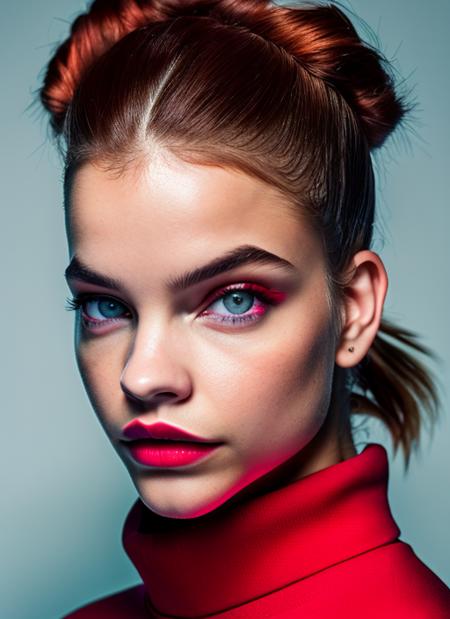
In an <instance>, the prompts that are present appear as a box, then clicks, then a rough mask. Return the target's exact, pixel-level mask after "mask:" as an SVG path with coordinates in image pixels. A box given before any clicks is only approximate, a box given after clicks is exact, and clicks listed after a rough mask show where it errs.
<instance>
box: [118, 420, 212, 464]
mask: <svg viewBox="0 0 450 619" xmlns="http://www.w3.org/2000/svg"><path fill="white" fill-rule="evenodd" d="M123 436H124V439H123V441H122V442H123V443H125V444H126V446H127V448H128V450H129V451H130V454H131V455H132V457H133V458H134V459H135V460H136V461H137V462H138V463H139V464H143V465H145V466H158V467H177V466H185V465H187V464H192V463H194V462H197V461H198V460H200V459H203V458H205V457H206V456H207V455H208V454H210V453H211V452H212V451H214V450H215V449H217V447H219V446H220V445H222V444H223V443H222V442H218V441H210V440H209V439H206V438H203V437H200V436H195V435H194V434H191V433H190V432H187V431H186V430H182V429H181V428H177V427H176V426H172V425H169V424H167V423H165V422H163V421H157V422H156V423H152V424H145V423H143V422H142V421H140V420H139V419H133V420H132V421H131V422H130V423H128V424H127V425H126V426H125V427H124V428H123Z"/></svg>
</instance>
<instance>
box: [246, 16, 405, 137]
mask: <svg viewBox="0 0 450 619" xmlns="http://www.w3.org/2000/svg"><path fill="white" fill-rule="evenodd" d="M262 26H263V27H262V28H261V29H257V30H255V31H257V32H258V33H259V34H261V35H262V36H265V37H266V38H268V39H270V40H271V41H273V42H274V43H276V44H278V45H280V46H282V47H283V48H284V49H285V50H286V51H288V52H289V53H290V54H291V55H292V56H294V57H295V59H296V60H297V61H298V62H299V64H300V65H301V66H302V67H304V68H305V69H306V70H307V71H308V72H309V73H310V74H312V75H314V76H316V77H318V78H320V79H322V80H324V81H325V82H327V83H328V84H330V86H332V87H333V88H335V89H336V90H337V91H339V92H340V93H341V95H342V96H343V97H344V98H345V99H346V101H347V102H348V104H349V105H350V106H351V108H352V110H353V111H354V113H355V116H356V117H357V118H358V120H359V122H360V125H361V128H362V130H363V132H364V134H365V135H366V138H367V141H368V143H369V146H370V147H371V148H375V147H378V146H381V144H382V143H383V142H384V141H385V139H386V138H387V137H388V135H389V134H390V133H391V132H392V131H393V130H394V129H395V127H396V126H397V124H398V123H399V122H400V120H401V119H402V117H403V116H404V114H405V113H406V111H407V106H406V105H405V103H404V101H403V97H401V96H398V95H397V94H396V92H395V89H394V84H393V78H392V77H391V75H390V74H389V72H388V71H389V70H388V67H389V66H390V65H389V63H388V62H387V61H386V59H385V58H384V57H383V56H382V55H381V53H380V52H378V51H377V50H376V49H374V48H372V47H371V46H370V45H369V44H367V43H365V42H363V41H362V40H361V38H360V37H359V36H358V34H357V32H356V30H355V28H354V26H353V25H352V23H351V21H350V20H349V19H348V18H347V16H346V15H345V14H344V13H343V11H341V10H340V9H338V8H337V7H336V6H334V5H331V4H329V5H327V6H324V5H315V4H308V5H304V6H303V7H302V8H299V9H291V8H287V7H280V8H279V9H276V10H274V11H273V12H272V18H271V20H268V21H265V22H263V23H262Z"/></svg>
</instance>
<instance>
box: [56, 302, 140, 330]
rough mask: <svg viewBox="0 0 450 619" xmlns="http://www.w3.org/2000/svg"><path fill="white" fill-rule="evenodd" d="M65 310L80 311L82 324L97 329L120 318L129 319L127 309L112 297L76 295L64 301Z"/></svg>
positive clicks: (129, 315)
mask: <svg viewBox="0 0 450 619" xmlns="http://www.w3.org/2000/svg"><path fill="white" fill-rule="evenodd" d="M66 302H67V305H66V309H67V310H78V309H81V317H82V320H83V323H84V324H85V325H86V326H88V327H93V328H95V327H97V326H99V325H104V324H106V323H110V322H116V321H118V320H121V319H122V318H131V316H132V315H131V312H130V311H129V309H128V308H127V307H126V306H125V305H124V304H123V303H122V302H121V301H118V300H117V299H115V298H114V297H106V296H94V295H78V296H75V297H73V298H67V299H66Z"/></svg>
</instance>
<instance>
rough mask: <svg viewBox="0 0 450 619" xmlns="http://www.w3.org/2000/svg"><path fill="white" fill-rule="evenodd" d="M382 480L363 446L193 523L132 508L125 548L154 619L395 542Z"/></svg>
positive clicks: (198, 610)
mask: <svg viewBox="0 0 450 619" xmlns="http://www.w3.org/2000/svg"><path fill="white" fill-rule="evenodd" d="M388 477H389V467H388V458H387V453H386V450H385V448H384V447H383V446H382V445H380V444H378V443H369V444H368V445H366V447H365V448H364V449H363V451H362V452H361V453H360V454H357V455H355V456H352V457H351V458H349V459H347V460H344V461H342V462H339V463H337V464H334V465H332V466H329V467H327V468H325V469H322V470H320V471H316V472H315V473H311V474H309V475H307V476H305V477H302V478H300V479H298V480H296V481H294V482H292V483H290V484H289V485H287V486H284V487H281V488H277V489H275V490H272V491H270V492H268V493H266V494H262V495H258V496H251V497H249V498H247V499H246V500H245V501H243V502H242V503H236V504H234V505H232V506H231V507H230V508H229V509H228V510H224V511H220V510H219V511H217V512H210V513H209V514H206V515H204V516H201V517H199V518H194V519H173V518H166V517H163V516H160V515H159V514H156V513H154V512H152V511H151V510H149V509H148V508H147V507H146V506H145V504H144V503H143V502H142V501H141V499H139V498H138V499H137V501H136V502H135V503H134V505H133V506H132V508H131V510H130V512H129V514H128V516H127V518H126V521H125V524H124V528H123V536H122V542H123V546H124V548H125V551H126V553H127V554H128V556H129V557H130V559H131V561H132V562H133V564H134V565H135V567H136V569H137V570H138V572H139V574H140V575H141V578H142V580H143V582H144V587H145V591H146V595H147V597H148V603H149V608H152V609H154V610H155V611H156V613H160V614H161V615H169V616H170V615H175V616H176V617H180V618H181V617H196V616H202V615H207V614H212V613H217V612H220V611H224V610H226V609H228V608H231V607H233V606H237V605H239V604H243V603H245V602H248V601H249V600H251V599H254V598H257V597H259V596H262V595H266V594H268V593H270V592H272V591H275V590H276V589H279V588H281V587H284V586H286V585H289V584H290V583H293V582H295V581H297V580H300V579H303V578H305V577H308V576H310V575H312V574H314V573H315V572H317V571H319V570H323V569H325V568H327V567H330V566H332V565H334V564H336V563H339V562H341V561H345V560H347V559H350V558H351V557H354V556H355V555H358V554H361V553H364V552H367V551H368V550H372V549H373V548H376V547H378V546H381V545H384V544H388V543H391V542H393V541H395V540H396V539H397V538H398V536H399V535H400V529H399V528H398V526H397V524H396V523H395V521H394V519H393V517H392V514H391V511H390V508H389V504H388V498H387V484H388Z"/></svg>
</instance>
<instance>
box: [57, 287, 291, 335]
mask: <svg viewBox="0 0 450 619" xmlns="http://www.w3.org/2000/svg"><path fill="white" fill-rule="evenodd" d="M240 291H244V292H248V293H250V294H251V296H254V297H255V299H258V301H260V302H262V303H263V306H256V307H257V309H258V311H256V312H253V313H252V314H247V313H244V314H242V315H239V314H235V315H231V316H226V317H222V318H219V319H215V322H219V323H231V324H236V323H238V324H245V323H250V322H259V320H261V318H259V316H264V315H265V314H266V313H267V312H268V311H269V310H268V307H267V306H274V305H278V304H279V303H280V302H281V300H282V299H283V298H284V294H283V293H281V292H279V291H277V290H268V289H265V288H262V287H261V286H258V285H257V284H250V283H241V284H238V285H231V286H226V287H225V288H221V289H220V290H218V291H217V292H216V293H213V296H212V298H211V299H210V300H209V304H208V305H207V307H206V309H205V310H204V311H203V312H202V314H204V313H205V312H206V315H215V316H220V314H215V312H208V311H207V308H208V307H209V306H210V305H212V304H213V303H215V302H216V301H218V300H221V299H223V298H225V297H227V296H228V295H230V294H231V293H232V292H240ZM107 299H111V300H113V301H115V302H117V303H119V304H120V305H124V304H123V303H122V302H121V301H119V300H118V299H115V298H114V297H112V296H108V295H98V294H97V295H95V294H86V293H84V294H80V295H75V296H74V297H72V298H70V297H68V298H67V299H66V303H67V305H66V309H67V310H68V311H72V310H73V311H77V310H79V309H81V310H83V311H82V314H81V316H82V320H83V324H84V325H85V326H86V325H87V326H88V328H94V329H95V328H97V327H98V326H102V325H105V324H109V323H111V322H117V321H118V320H121V319H122V317H120V318H106V319H105V320H96V319H94V320H93V319H92V317H91V318H90V317H89V316H88V315H87V314H86V313H85V308H84V305H85V303H87V302H89V301H94V302H95V301H100V300H107ZM264 306H266V307H264ZM252 307H253V306H252ZM262 308H263V309H262ZM250 309H251V308H250ZM128 314H129V315H131V312H129V311H128Z"/></svg>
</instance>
